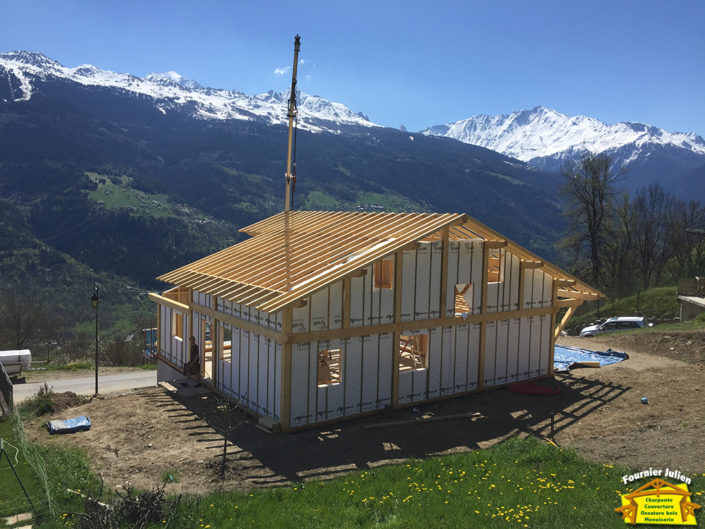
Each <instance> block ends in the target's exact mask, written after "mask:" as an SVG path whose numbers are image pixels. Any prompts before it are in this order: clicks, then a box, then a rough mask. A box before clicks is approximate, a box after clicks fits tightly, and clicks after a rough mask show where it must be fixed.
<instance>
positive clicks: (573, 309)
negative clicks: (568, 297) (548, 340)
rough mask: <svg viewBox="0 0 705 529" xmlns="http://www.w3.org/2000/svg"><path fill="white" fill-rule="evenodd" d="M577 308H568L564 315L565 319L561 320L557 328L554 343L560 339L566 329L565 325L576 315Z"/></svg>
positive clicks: (554, 332)
mask: <svg viewBox="0 0 705 529" xmlns="http://www.w3.org/2000/svg"><path fill="white" fill-rule="evenodd" d="M577 308H578V307H577V306H572V307H568V310H567V311H566V313H565V314H564V315H563V318H562V319H561V322H560V323H559V324H558V325H557V326H556V328H555V329H554V331H553V341H554V343H555V341H556V340H557V339H558V337H559V336H560V334H561V331H562V330H563V327H565V324H566V323H568V320H569V319H570V318H571V316H572V315H573V314H574V313H575V310H576V309H577Z"/></svg>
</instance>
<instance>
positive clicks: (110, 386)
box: [13, 371, 157, 403]
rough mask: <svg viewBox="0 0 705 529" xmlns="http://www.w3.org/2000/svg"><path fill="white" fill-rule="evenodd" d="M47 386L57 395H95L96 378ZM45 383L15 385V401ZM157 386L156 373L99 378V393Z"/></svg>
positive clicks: (148, 372)
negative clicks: (68, 392) (66, 392)
mask: <svg viewBox="0 0 705 529" xmlns="http://www.w3.org/2000/svg"><path fill="white" fill-rule="evenodd" d="M47 384H48V385H49V387H50V388H52V389H53V390H54V392H56V393H61V392H63V391H73V392H74V393H76V394H78V395H93V393H95V376H93V377H81V378H67V379H63V380H55V381H53V382H52V381H48V382H47ZM43 385H44V382H35V383H31V384H15V385H14V386H13V388H14V400H15V402H16V403H17V402H21V401H22V400H24V399H26V398H27V397H31V396H32V395H35V394H36V393H37V392H38V391H39V388H40V387H41V386H43ZM156 385H157V372H156V371H134V372H130V373H120V374H118V375H105V376H101V375H99V376H98V392H99V393H101V394H103V393H114V392H118V391H126V390H130V389H137V388H145V387H149V386H156Z"/></svg>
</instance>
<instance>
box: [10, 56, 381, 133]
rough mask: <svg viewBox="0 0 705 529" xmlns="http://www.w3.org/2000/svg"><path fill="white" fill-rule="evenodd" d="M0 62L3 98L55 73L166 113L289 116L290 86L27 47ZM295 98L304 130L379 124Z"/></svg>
mask: <svg viewBox="0 0 705 529" xmlns="http://www.w3.org/2000/svg"><path fill="white" fill-rule="evenodd" d="M0 67H2V68H4V69H5V70H6V71H7V73H8V74H9V75H12V76H13V77H15V79H16V83H15V85H16V86H15V89H14V90H12V89H11V90H10V93H9V96H10V97H9V98H7V97H6V98H4V99H6V100H8V99H9V100H12V101H29V100H30V99H31V97H32V95H33V87H32V81H33V80H37V79H40V80H42V81H46V80H47V78H52V77H53V78H57V79H64V80H69V81H72V82H76V83H79V84H81V85H84V86H97V87H104V88H112V89H120V90H124V91H126V92H128V93H132V94H135V95H137V96H148V97H152V98H154V100H155V107H156V108H157V109H159V110H160V111H161V112H162V113H165V114H166V113H167V112H170V111H172V110H175V109H176V108H179V109H180V110H183V109H185V108H190V110H191V113H192V116H193V117H195V118H199V119H215V120H228V119H239V120H243V121H251V120H253V119H264V120H265V121H267V122H268V124H270V125H274V124H285V123H286V122H287V119H288V118H287V115H286V110H285V107H282V106H281V104H280V103H281V102H282V101H286V100H287V99H288V97H289V92H288V91H284V92H275V91H272V90H270V91H269V92H265V93H263V94H257V95H254V96H250V95H247V94H245V93H243V92H240V91H238V90H226V89H218V88H210V87H203V86H201V84H199V83H198V82H197V81H195V80H192V79H187V78H185V77H183V76H182V75H180V74H179V73H177V72H174V71H170V72H165V73H156V72H153V73H149V74H147V75H146V76H145V77H138V76H136V75H132V74H129V73H116V72H113V71H110V70H104V69H101V68H98V67H97V66H94V65H91V64H81V65H79V66H76V67H73V68H69V67H66V66H63V65H62V64H60V63H59V62H58V61H55V60H54V59H51V58H49V57H47V56H46V55H44V54H41V53H37V52H28V51H14V52H8V53H0ZM10 84H11V85H12V83H10ZM18 92H19V94H18ZM18 95H19V97H17V96H18ZM0 97H2V94H0ZM297 100H298V105H297V106H298V117H299V127H300V128H301V129H303V130H310V131H312V132H332V133H339V132H340V127H351V126H355V127H379V125H377V124H376V123H373V122H371V121H370V120H369V119H368V118H367V117H366V116H365V115H364V114H362V113H355V112H353V111H352V110H350V109H349V108H348V107H346V106H345V105H343V104H342V103H336V102H333V101H328V100H326V99H324V98H322V97H320V96H315V95H309V94H305V93H303V92H299V93H298V97H297Z"/></svg>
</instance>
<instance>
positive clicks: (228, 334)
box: [221, 327, 233, 361]
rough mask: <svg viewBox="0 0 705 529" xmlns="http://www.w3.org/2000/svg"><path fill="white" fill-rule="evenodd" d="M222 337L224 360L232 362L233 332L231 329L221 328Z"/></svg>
mask: <svg viewBox="0 0 705 529" xmlns="http://www.w3.org/2000/svg"><path fill="white" fill-rule="evenodd" d="M221 329H222V332H221V336H222V337H223V347H222V348H221V350H222V351H223V360H227V361H230V357H231V356H232V344H233V331H232V329H231V328H230V327H221Z"/></svg>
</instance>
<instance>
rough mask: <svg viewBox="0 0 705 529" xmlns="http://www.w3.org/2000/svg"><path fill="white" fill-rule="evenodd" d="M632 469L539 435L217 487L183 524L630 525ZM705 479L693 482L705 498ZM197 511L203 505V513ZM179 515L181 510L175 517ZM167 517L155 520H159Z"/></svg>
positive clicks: (423, 528) (182, 513) (597, 528)
mask: <svg viewBox="0 0 705 529" xmlns="http://www.w3.org/2000/svg"><path fill="white" fill-rule="evenodd" d="M625 473H626V471H625V470H623V469H618V468H614V467H612V466H611V465H601V464H596V463H588V462H586V461H584V460H583V459H581V458H580V457H578V456H577V455H576V454H575V453H574V452H572V451H567V450H561V449H559V448H556V447H554V446H551V445H548V444H545V443H543V442H541V441H538V440H536V439H533V438H532V439H524V440H519V439H513V440H510V441H508V442H505V443H503V444H501V445H499V446H497V447H495V448H492V449H489V450H485V451H474V452H471V453H468V454H462V455H451V456H445V457H440V458H432V459H427V460H423V461H421V460H412V461H409V462H408V463H406V464H401V465H394V466H386V467H381V468H376V469H370V470H366V471H363V472H357V473H354V474H351V475H349V476H347V477H344V478H337V479H334V480H331V481H313V482H307V483H304V484H297V485H294V486H292V487H287V488H275V489H268V490H260V491H255V492H250V493H239V494H238V493H235V494H222V493H216V494H212V495H210V496H207V497H204V498H201V499H200V500H199V501H198V503H197V504H196V505H193V504H189V507H188V509H191V510H192V512H189V511H188V510H187V509H182V510H181V511H179V512H178V513H177V514H176V518H177V519H179V520H180V522H179V523H175V526H180V524H186V525H184V527H185V526H190V527H203V528H207V529H210V528H229V527H263V528H290V527H316V528H326V527H330V528H348V527H349V528H353V527H370V528H372V527H375V528H379V527H383V528H419V529H429V528H436V527H448V528H466V527H467V528H470V527H482V528H485V527H489V528H493V527H531V528H554V527H555V528H561V527H567V526H569V525H570V526H574V527H584V528H595V529H604V528H610V527H613V528H619V527H624V522H623V521H622V520H621V515H620V514H618V513H616V512H614V509H615V508H616V507H619V506H620V501H619V494H624V493H627V492H630V491H631V490H633V489H634V488H636V487H638V486H640V485H642V484H644V483H637V484H636V485H635V486H634V487H631V488H627V487H625V486H623V485H622V481H621V477H622V475H624V474H625ZM704 487H705V478H704V477H703V476H699V477H697V478H696V480H695V481H694V483H693V485H692V486H691V487H690V490H691V491H696V492H695V494H694V497H693V500H694V501H695V502H696V503H697V502H698V501H699V499H702V490H703V488H704ZM194 511H195V512H194ZM174 521H176V519H175V520H174ZM157 526H158V525H154V527H157Z"/></svg>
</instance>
